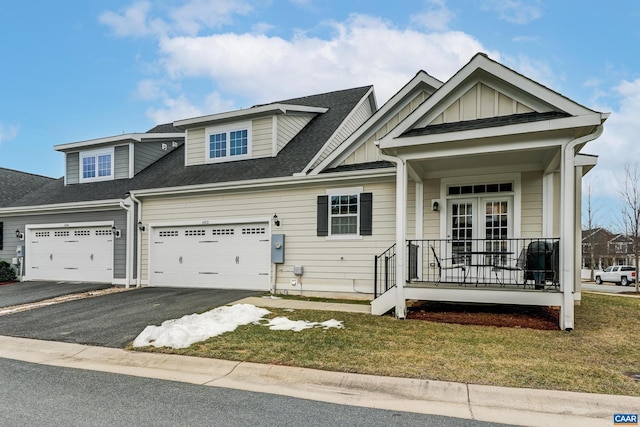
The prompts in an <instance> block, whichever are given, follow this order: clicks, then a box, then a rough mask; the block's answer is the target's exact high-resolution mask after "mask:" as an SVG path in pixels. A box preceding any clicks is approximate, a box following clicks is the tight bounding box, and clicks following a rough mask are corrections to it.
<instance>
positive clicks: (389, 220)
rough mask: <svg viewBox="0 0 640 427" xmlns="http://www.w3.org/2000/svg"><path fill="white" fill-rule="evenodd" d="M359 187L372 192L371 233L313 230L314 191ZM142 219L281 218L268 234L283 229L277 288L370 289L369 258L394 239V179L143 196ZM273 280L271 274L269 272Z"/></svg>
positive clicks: (144, 267)
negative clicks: (341, 235)
mask: <svg viewBox="0 0 640 427" xmlns="http://www.w3.org/2000/svg"><path fill="white" fill-rule="evenodd" d="M360 186H362V187H363V191H364V192H371V193H373V224H372V225H373V235H372V236H363V237H358V238H354V239H341V240H340V239H331V238H327V237H318V236H316V212H317V207H316V203H317V196H319V195H325V194H326V190H327V189H333V188H349V187H360ZM142 208H143V214H142V218H143V222H145V223H150V224H154V225H158V226H159V225H160V224H171V223H173V222H180V221H182V222H184V221H194V222H195V223H199V222H201V221H204V220H207V221H209V223H210V224H213V223H215V222H218V221H219V222H221V223H225V222H232V221H233V220H234V219H236V218H243V219H256V220H260V219H269V218H271V217H272V216H273V215H274V213H276V214H277V215H278V218H279V219H280V221H281V224H282V225H281V227H280V228H272V230H271V232H272V233H273V234H284V235H285V263H284V264H278V265H277V267H276V277H277V290H278V291H287V292H289V291H291V292H298V291H300V290H303V291H308V292H311V291H313V292H337V293H353V292H365V293H372V292H373V259H374V255H378V254H380V253H382V252H383V251H384V250H386V249H387V248H389V247H390V246H391V245H392V244H393V243H394V241H395V184H394V182H393V180H391V179H386V180H367V181H350V182H345V183H343V184H335V185H332V186H330V187H327V186H321V185H318V186H307V187H298V188H293V187H288V188H286V189H280V190H265V189H263V190H260V191H256V190H247V191H245V192H242V193H233V194H225V193H218V194H211V195H204V196H174V197H163V198H145V199H144V200H143V203H142ZM141 255H142V259H141V261H142V278H143V281H145V282H147V281H148V265H149V248H148V236H146V235H145V236H143V239H142V252H141ZM295 265H302V266H303V267H304V275H303V276H302V278H301V280H300V283H301V285H300V284H298V285H296V286H292V285H291V280H292V279H295V278H296V276H295V275H294V274H293V268H294V266H295ZM272 280H273V277H272Z"/></svg>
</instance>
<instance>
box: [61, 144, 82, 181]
mask: <svg viewBox="0 0 640 427" xmlns="http://www.w3.org/2000/svg"><path fill="white" fill-rule="evenodd" d="M66 157H67V171H66V173H65V175H64V176H65V177H66V178H67V181H66V183H67V184H77V183H78V182H79V181H80V153H78V152H75V153H66Z"/></svg>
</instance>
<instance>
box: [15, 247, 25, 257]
mask: <svg viewBox="0 0 640 427" xmlns="http://www.w3.org/2000/svg"><path fill="white" fill-rule="evenodd" d="M16 256H17V257H22V256H24V254H23V251H22V245H18V246H16Z"/></svg>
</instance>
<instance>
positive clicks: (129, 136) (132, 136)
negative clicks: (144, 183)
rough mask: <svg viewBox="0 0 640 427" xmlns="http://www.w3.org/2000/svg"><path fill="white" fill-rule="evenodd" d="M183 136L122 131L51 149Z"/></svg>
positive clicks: (64, 149)
mask: <svg viewBox="0 0 640 427" xmlns="http://www.w3.org/2000/svg"><path fill="white" fill-rule="evenodd" d="M176 138H184V133H182V132H180V133H124V134H122V135H114V136H107V137H104V138H96V139H88V140H86V141H79V142H71V143H68V144H58V145H54V146H53V149H54V150H56V151H69V150H73V149H76V148H86V147H92V146H95V145H103V144H109V143H113V142H119V141H122V142H125V141H131V140H133V141H138V142H141V141H144V140H156V141H160V140H165V139H176Z"/></svg>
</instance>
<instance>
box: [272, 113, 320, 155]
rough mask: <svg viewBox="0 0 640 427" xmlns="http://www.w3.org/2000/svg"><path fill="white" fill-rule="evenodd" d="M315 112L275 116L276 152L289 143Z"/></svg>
mask: <svg viewBox="0 0 640 427" xmlns="http://www.w3.org/2000/svg"><path fill="white" fill-rule="evenodd" d="M315 116H316V115H315V114H283V115H280V116H277V117H278V119H277V123H278V124H277V139H278V141H277V150H278V153H279V152H280V150H282V149H283V148H284V147H285V145H287V144H288V143H289V141H291V140H292V139H293V137H295V136H296V135H297V134H298V133H299V132H300V131H301V130H302V129H303V128H304V127H305V126H306V125H307V124H309V122H310V121H311V119H313V118H314V117H315Z"/></svg>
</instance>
